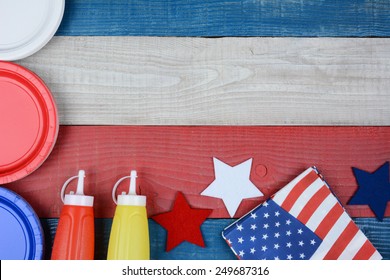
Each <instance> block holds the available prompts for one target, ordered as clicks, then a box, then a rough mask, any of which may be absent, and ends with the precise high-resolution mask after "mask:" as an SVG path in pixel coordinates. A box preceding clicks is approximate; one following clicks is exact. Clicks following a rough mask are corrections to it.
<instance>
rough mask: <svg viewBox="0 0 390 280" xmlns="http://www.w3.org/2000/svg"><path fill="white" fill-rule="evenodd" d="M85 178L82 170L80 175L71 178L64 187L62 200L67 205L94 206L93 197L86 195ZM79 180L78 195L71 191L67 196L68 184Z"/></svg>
mask: <svg viewBox="0 0 390 280" xmlns="http://www.w3.org/2000/svg"><path fill="white" fill-rule="evenodd" d="M84 177H85V171H84V170H80V171H79V175H77V176H73V177H71V178H69V179H68V180H67V181H66V182H65V184H64V185H63V186H62V189H61V199H62V202H64V204H65V205H76V206H89V207H92V206H93V196H89V195H84ZM77 178H78V179H79V180H78V182H77V189H76V193H74V192H73V191H71V192H70V193H69V194H65V189H66V187H67V186H68V184H69V183H70V182H71V181H72V180H74V179H77Z"/></svg>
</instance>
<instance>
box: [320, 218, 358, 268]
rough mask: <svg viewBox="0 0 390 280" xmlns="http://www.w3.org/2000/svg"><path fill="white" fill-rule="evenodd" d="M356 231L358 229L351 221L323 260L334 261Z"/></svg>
mask: <svg viewBox="0 0 390 280" xmlns="http://www.w3.org/2000/svg"><path fill="white" fill-rule="evenodd" d="M358 231H359V228H358V227H357V226H356V225H355V223H354V222H353V221H352V220H351V221H350V222H349V223H348V225H347V227H346V228H345V229H344V230H343V232H342V233H341V234H340V236H339V237H338V239H337V241H336V242H335V243H334V244H333V246H332V248H331V249H330V250H329V252H328V253H327V254H326V256H325V257H324V260H336V259H337V258H338V257H339V256H340V255H341V254H342V253H343V251H344V250H345V248H346V247H347V246H348V244H349V242H351V240H352V238H353V237H354V236H355V235H356V233H357V232H358Z"/></svg>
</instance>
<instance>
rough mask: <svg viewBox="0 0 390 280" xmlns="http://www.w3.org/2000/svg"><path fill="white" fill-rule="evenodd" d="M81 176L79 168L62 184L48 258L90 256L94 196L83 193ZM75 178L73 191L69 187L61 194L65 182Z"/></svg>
mask: <svg viewBox="0 0 390 280" xmlns="http://www.w3.org/2000/svg"><path fill="white" fill-rule="evenodd" d="M84 177H85V172H84V170H80V171H79V174H78V176H74V177H72V178H69V179H68V180H67V181H66V182H65V184H64V186H63V187H62V190H61V199H62V201H63V202H64V207H63V208H62V211H61V215H60V219H59V222H58V227H57V231H56V235H55V238H54V244H53V250H52V255H51V259H52V260H93V259H94V246H95V229H94V214H93V199H94V197H93V196H88V195H84ZM76 178H78V184H77V190H76V193H74V192H72V191H71V192H70V193H69V194H65V189H66V187H67V185H68V184H69V183H70V181H72V180H73V179H76ZM64 194H65V195H64Z"/></svg>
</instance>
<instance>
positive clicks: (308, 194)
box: [289, 178, 324, 218]
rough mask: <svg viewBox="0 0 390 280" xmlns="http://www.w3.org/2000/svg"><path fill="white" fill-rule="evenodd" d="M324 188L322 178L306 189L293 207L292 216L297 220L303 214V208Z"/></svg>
mask: <svg viewBox="0 0 390 280" xmlns="http://www.w3.org/2000/svg"><path fill="white" fill-rule="evenodd" d="M322 186H324V181H322V180H321V178H318V179H317V180H315V181H314V182H313V183H312V184H311V185H310V186H309V187H307V188H306V189H305V191H304V192H303V193H302V194H301V195H300V196H299V197H298V199H297V200H296V201H295V203H294V205H293V207H292V208H291V210H290V212H289V213H290V214H291V215H293V216H294V217H295V218H296V217H298V215H299V213H301V211H302V209H303V207H305V206H306V204H307V202H308V201H309V200H310V198H312V197H313V195H314V194H315V193H316V192H317V191H318V190H319V189H320V188H321V187H322Z"/></svg>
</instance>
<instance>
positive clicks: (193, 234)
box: [151, 192, 212, 252]
mask: <svg viewBox="0 0 390 280" xmlns="http://www.w3.org/2000/svg"><path fill="white" fill-rule="evenodd" d="M211 212H212V210H211V209H199V208H191V206H190V205H189V204H188V202H187V200H186V199H185V197H184V195H183V193H181V192H179V193H178V194H177V196H176V199H175V202H174V204H173V208H172V210H171V211H170V212H166V213H162V214H157V215H155V216H153V217H151V218H152V219H153V220H154V221H156V222H157V223H158V224H160V225H161V226H162V227H163V228H165V229H166V230H167V232H168V234H167V246H166V249H165V250H166V251H167V252H169V251H170V250H172V249H173V248H175V247H176V246H178V245H179V244H180V243H182V242H183V241H188V242H190V243H193V244H195V245H198V246H200V247H205V244H204V240H203V236H202V232H201V230H200V226H201V225H202V224H203V222H204V221H205V220H206V218H207V217H208V216H209V215H210V214H211Z"/></svg>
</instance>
